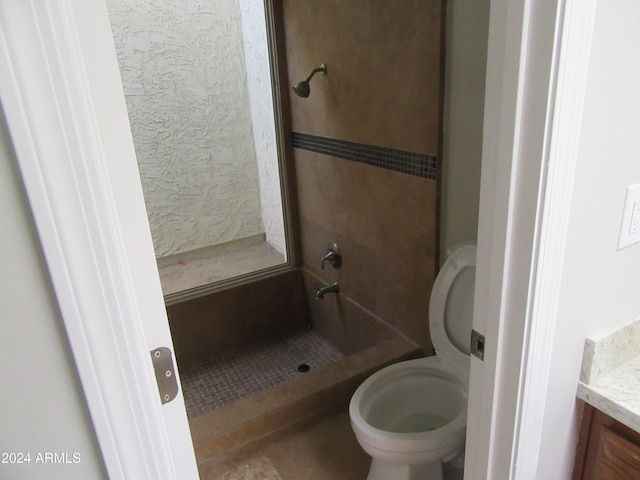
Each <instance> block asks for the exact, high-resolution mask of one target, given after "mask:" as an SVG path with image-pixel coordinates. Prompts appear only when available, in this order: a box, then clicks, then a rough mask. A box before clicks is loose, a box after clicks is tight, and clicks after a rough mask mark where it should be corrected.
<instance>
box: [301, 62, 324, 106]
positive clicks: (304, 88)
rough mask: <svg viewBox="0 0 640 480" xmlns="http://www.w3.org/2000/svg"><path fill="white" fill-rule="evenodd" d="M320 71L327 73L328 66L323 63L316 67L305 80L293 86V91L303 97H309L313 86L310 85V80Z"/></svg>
mask: <svg viewBox="0 0 640 480" xmlns="http://www.w3.org/2000/svg"><path fill="white" fill-rule="evenodd" d="M318 72H322V73H324V74H325V75H326V73H327V66H326V65H325V64H324V63H323V64H322V65H320V66H319V67H318V68H314V69H313V71H312V72H311V74H310V75H309V76H308V77H307V79H306V80H303V81H301V82H299V83H297V84H296V86H295V87H293V91H294V92H296V95H298V96H299V97H302V98H307V97H308V96H309V94H310V93H311V87H310V86H309V82H310V81H311V79H312V78H313V76H314V75H315V74H316V73H318Z"/></svg>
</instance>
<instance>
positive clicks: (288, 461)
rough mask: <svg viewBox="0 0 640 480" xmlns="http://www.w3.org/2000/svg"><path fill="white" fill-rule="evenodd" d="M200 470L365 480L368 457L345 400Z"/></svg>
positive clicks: (266, 479) (211, 476)
mask: <svg viewBox="0 0 640 480" xmlns="http://www.w3.org/2000/svg"><path fill="white" fill-rule="evenodd" d="M199 468H200V478H201V480H307V479H308V480H364V479H365V478H366V476H367V472H368V470H369V457H368V456H367V455H366V454H365V453H364V451H362V449H361V448H360V446H359V445H358V442H357V440H356V438H355V436H354V434H353V432H352V431H351V426H350V424H349V414H348V412H347V408H346V405H344V404H343V405H340V406H339V407H334V408H331V409H330V410H328V411H325V412H324V413H322V414H320V415H317V416H314V417H313V418H311V419H307V420H304V421H302V422H299V423H297V424H295V425H293V426H290V427H287V428H285V429H282V430H280V431H278V432H276V433H274V434H271V435H269V436H268V437H266V438H263V439H260V440H258V441H256V442H253V443H251V444H249V445H247V446H244V447H241V448H239V449H236V450H234V451H232V452H230V453H227V454H225V455H222V456H221V457H218V458H215V459H213V460H210V461H208V462H206V463H203V464H201V465H200V466H199Z"/></svg>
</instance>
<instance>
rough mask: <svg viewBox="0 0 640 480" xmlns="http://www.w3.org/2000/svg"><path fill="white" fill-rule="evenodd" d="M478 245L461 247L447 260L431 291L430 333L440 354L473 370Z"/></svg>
mask: <svg viewBox="0 0 640 480" xmlns="http://www.w3.org/2000/svg"><path fill="white" fill-rule="evenodd" d="M476 251H477V250H476V247H475V246H474V245H467V246H464V247H461V248H459V249H457V250H456V251H455V252H453V254H452V255H451V256H450V257H449V258H448V259H447V261H446V262H444V265H442V268H441V269H440V272H438V276H437V277H436V280H435V282H434V284H433V289H432V290H431V298H430V300H429V333H430V335H431V342H432V343H433V346H434V348H435V350H436V355H438V356H440V357H442V358H446V359H447V360H449V361H451V362H454V363H455V364H456V365H458V366H459V367H460V368H462V369H464V370H466V371H468V370H469V350H470V343H471V329H472V322H473V299H474V296H473V290H474V289H473V287H474V285H475V271H476Z"/></svg>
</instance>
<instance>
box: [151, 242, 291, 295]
mask: <svg viewBox="0 0 640 480" xmlns="http://www.w3.org/2000/svg"><path fill="white" fill-rule="evenodd" d="M284 262H285V258H284V255H282V254H281V253H280V252H278V251H277V250H275V249H274V248H273V247H271V245H269V244H268V243H267V242H261V243H258V244H256V245H251V246H248V247H245V248H243V249H241V250H237V251H233V252H227V253H220V254H217V255H213V256H211V257H208V258H199V259H194V260H184V261H180V262H176V263H174V264H170V265H165V266H162V267H160V268H159V269H158V272H159V274H160V283H161V284H162V293H163V294H164V295H169V294H171V293H176V292H181V291H183V290H188V289H190V288H195V287H200V286H202V285H207V284H209V283H213V282H218V281H220V280H226V279H228V278H232V277H237V276H239V275H244V274H246V273H251V272H254V271H257V270H263V269H265V268H269V267H274V266H276V265H282V264H283V263H284Z"/></svg>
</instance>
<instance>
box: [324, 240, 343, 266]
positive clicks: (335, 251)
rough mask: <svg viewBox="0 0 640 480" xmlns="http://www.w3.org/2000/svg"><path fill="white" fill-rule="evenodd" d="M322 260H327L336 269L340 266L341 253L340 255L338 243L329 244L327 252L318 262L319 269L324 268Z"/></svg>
mask: <svg viewBox="0 0 640 480" xmlns="http://www.w3.org/2000/svg"><path fill="white" fill-rule="evenodd" d="M324 262H329V264H330V265H331V266H332V267H333V268H335V269H338V268H340V267H341V266H342V255H340V249H339V248H338V245H336V244H335V243H332V244H331V245H329V252H328V253H327V254H326V255H325V256H324V257H322V261H321V262H320V269H321V270H324Z"/></svg>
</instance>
